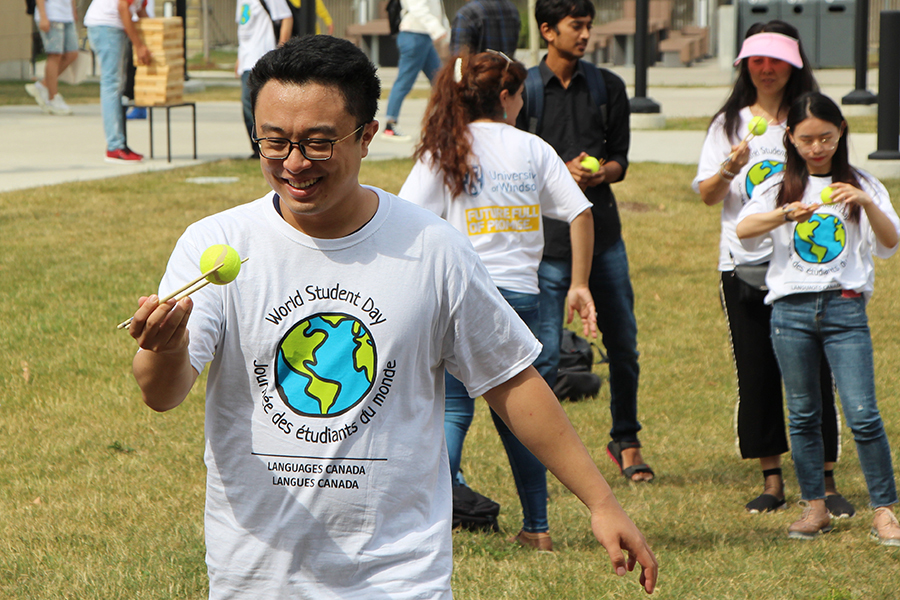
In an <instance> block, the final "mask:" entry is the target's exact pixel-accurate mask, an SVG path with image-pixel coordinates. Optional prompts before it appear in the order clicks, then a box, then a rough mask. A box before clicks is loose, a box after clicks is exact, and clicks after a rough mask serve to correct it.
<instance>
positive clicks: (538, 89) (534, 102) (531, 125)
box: [525, 67, 544, 135]
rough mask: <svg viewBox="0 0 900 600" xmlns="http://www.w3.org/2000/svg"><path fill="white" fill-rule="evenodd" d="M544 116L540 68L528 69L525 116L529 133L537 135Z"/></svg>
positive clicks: (542, 83) (542, 84)
mask: <svg viewBox="0 0 900 600" xmlns="http://www.w3.org/2000/svg"><path fill="white" fill-rule="evenodd" d="M543 114H544V82H543V80H542V79H541V70H540V68H539V67H531V68H530V69H528V76H527V77H526V78H525V115H526V116H527V117H528V121H527V124H528V133H533V134H535V135H537V132H538V128H539V127H540V125H541V116H542V115H543Z"/></svg>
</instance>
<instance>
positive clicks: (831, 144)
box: [794, 135, 841, 152]
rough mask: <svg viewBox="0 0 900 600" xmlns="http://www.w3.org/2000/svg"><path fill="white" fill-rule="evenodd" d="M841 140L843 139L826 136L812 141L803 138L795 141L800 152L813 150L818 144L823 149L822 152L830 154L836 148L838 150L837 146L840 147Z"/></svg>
mask: <svg viewBox="0 0 900 600" xmlns="http://www.w3.org/2000/svg"><path fill="white" fill-rule="evenodd" d="M840 139H841V137H840V136H837V137H835V136H833V135H826V136H825V137H821V138H813V139H811V140H809V139H806V140H804V139H803V138H797V139H795V140H794V146H795V147H796V148H797V149H798V150H804V151H807V150H812V149H813V148H814V147H815V145H816V144H818V145H819V146H820V147H821V148H822V150H825V151H826V152H830V151H832V150H834V149H835V148H837V145H838V142H839V141H840Z"/></svg>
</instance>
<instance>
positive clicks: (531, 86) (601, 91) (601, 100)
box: [525, 60, 609, 134]
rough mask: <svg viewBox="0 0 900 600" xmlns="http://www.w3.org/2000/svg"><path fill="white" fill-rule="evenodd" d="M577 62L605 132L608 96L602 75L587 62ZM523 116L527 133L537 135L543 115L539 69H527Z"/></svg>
mask: <svg viewBox="0 0 900 600" xmlns="http://www.w3.org/2000/svg"><path fill="white" fill-rule="evenodd" d="M578 62H580V63H581V72H582V73H584V78H585V80H586V81H587V86H588V92H589V93H590V95H591V101H592V102H593V103H594V105H595V106H596V107H597V108H598V109H599V110H600V123H601V126H602V127H603V130H604V131H606V129H607V124H608V122H609V94H608V93H607V91H606V82H605V81H604V80H603V74H602V73H601V72H600V69H599V68H597V67H595V66H594V65H592V64H590V63H588V62H585V61H583V60H580V61H578ZM525 115H526V116H527V117H528V120H527V122H526V123H527V126H528V132H529V133H533V134H537V132H538V129H539V128H540V126H541V118H542V117H543V115H544V82H543V80H542V79H541V71H540V68H539V67H531V68H530V69H528V76H527V77H526V78H525Z"/></svg>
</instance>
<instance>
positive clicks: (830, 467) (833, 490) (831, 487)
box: [825, 462, 838, 496]
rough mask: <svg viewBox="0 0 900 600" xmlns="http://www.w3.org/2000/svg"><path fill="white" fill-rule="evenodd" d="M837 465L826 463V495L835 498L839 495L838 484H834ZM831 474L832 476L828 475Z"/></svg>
mask: <svg viewBox="0 0 900 600" xmlns="http://www.w3.org/2000/svg"><path fill="white" fill-rule="evenodd" d="M835 464H837V463H833V462H827V463H825V495H826V496H833V495H835V494H837V493H838V491H837V484H836V483H835V482H834V465H835ZM828 473H831V475H828Z"/></svg>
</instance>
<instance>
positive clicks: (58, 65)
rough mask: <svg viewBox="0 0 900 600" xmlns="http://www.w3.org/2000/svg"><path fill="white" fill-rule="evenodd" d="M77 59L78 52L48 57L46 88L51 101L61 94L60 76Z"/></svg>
mask: <svg viewBox="0 0 900 600" xmlns="http://www.w3.org/2000/svg"><path fill="white" fill-rule="evenodd" d="M76 58H78V52H66V53H65V54H48V55H47V63H46V66H45V67H44V87H46V88H47V94H48V97H49V98H50V99H51V100H53V98H54V96H56V94H57V92H59V74H60V73H62V72H63V71H65V70H66V69H67V68H68V67H69V65H71V64H72V63H73V62H75V59H76Z"/></svg>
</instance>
